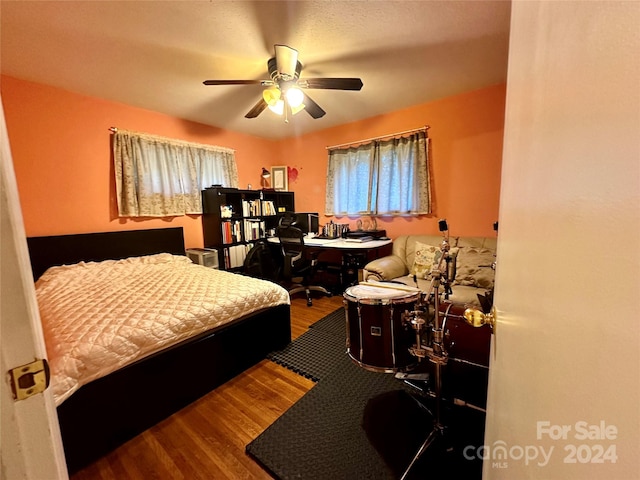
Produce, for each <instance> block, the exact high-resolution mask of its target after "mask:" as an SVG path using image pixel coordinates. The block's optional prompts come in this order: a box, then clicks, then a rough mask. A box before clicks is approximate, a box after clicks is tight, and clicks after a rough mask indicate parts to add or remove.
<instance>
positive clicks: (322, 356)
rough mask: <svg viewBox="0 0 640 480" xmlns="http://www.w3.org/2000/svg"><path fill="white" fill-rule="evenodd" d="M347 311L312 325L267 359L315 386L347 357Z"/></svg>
mask: <svg viewBox="0 0 640 480" xmlns="http://www.w3.org/2000/svg"><path fill="white" fill-rule="evenodd" d="M345 332H346V326H345V316H344V309H338V310H336V311H335V312H333V313H330V314H329V315H327V316H326V317H324V318H322V319H320V320H318V321H317V322H316V323H314V324H313V325H311V328H309V330H307V331H306V332H305V333H303V334H302V335H301V336H300V337H298V338H297V339H295V340H294V341H293V342H291V343H290V344H289V345H287V346H286V347H285V348H284V349H282V350H277V351H275V352H271V353H270V354H268V355H267V358H268V359H269V360H271V361H273V362H276V363H278V364H280V365H282V366H283V367H286V368H288V369H290V370H293V371H294V372H296V373H297V374H298V375H302V376H303V377H307V378H309V379H311V380H313V381H314V382H317V381H319V380H321V379H322V378H324V377H326V376H327V375H328V374H329V372H331V371H332V370H333V369H334V367H335V366H336V364H337V363H338V361H339V360H340V359H341V358H342V357H346V356H347V347H346V333H345Z"/></svg>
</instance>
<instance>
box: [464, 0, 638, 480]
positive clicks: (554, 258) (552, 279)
mask: <svg viewBox="0 0 640 480" xmlns="http://www.w3.org/2000/svg"><path fill="white" fill-rule="evenodd" d="M639 26H640V2H549V1H514V2H513V4H512V19H511V39H510V50H509V72H508V82H507V102H506V105H507V110H506V124H505V141H504V157H503V167H502V191H501V196H500V218H499V221H500V223H499V225H500V231H499V235H498V237H499V238H498V255H497V271H496V292H495V306H496V307H497V309H498V325H497V328H496V334H495V335H494V343H493V345H492V364H491V374H490V380H489V397H488V405H487V424H486V426H487V428H486V435H485V445H484V449H482V450H481V451H478V452H475V454H476V455H480V456H482V457H483V458H484V459H485V461H484V478H485V479H525V478H531V479H562V480H566V479H587V478H588V479H607V480H623V479H638V478H640V455H639V453H640V451H639V450H638V446H639V445H640V353H639V352H640V317H639V315H638V312H639V308H638V305H639V302H640V55H639V52H640V41H639V31H640V30H639ZM468 453H471V452H468Z"/></svg>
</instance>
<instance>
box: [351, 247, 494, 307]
mask: <svg viewBox="0 0 640 480" xmlns="http://www.w3.org/2000/svg"><path fill="white" fill-rule="evenodd" d="M442 240H443V237H442V235H402V236H399V237H398V238H396V239H395V240H394V241H393V249H392V253H391V255H389V256H386V257H382V258H378V259H376V260H373V261H371V262H369V263H368V264H366V265H365V267H364V269H363V280H365V281H372V280H373V281H394V282H401V283H404V284H406V285H410V286H416V284H415V282H414V275H415V276H416V278H417V282H418V287H419V288H420V289H421V290H423V291H425V292H426V291H427V290H428V289H429V286H430V285H431V270H432V268H433V266H434V265H437V264H438V262H439V260H440V256H441V245H442ZM449 245H450V251H449V253H450V256H451V261H450V262H449V270H448V272H449V279H450V281H451V290H452V294H451V295H449V299H448V300H449V301H451V302H453V303H455V304H464V305H470V306H471V305H474V306H482V305H481V303H480V300H479V298H478V295H484V294H486V293H488V292H490V291H491V290H492V289H493V282H494V273H495V270H494V268H493V265H494V262H495V254H496V246H497V238H491V237H450V238H449Z"/></svg>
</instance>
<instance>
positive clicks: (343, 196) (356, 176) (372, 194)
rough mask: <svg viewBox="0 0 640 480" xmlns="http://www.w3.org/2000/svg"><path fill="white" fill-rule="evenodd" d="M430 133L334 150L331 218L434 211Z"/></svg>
mask: <svg viewBox="0 0 640 480" xmlns="http://www.w3.org/2000/svg"><path fill="white" fill-rule="evenodd" d="M428 145H429V138H427V136H426V133H425V132H416V133H414V134H411V135H408V136H402V137H397V138H392V139H388V140H376V141H373V142H370V143H366V144H363V145H359V146H357V147H349V148H343V149H340V148H336V149H330V150H329V161H328V165H327V190H326V212H325V213H326V214H327V215H338V216H340V215H380V216H400V215H424V214H428V213H431V188H430V185H431V183H430V178H429V165H428Z"/></svg>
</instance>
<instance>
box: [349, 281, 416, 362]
mask: <svg viewBox="0 0 640 480" xmlns="http://www.w3.org/2000/svg"><path fill="white" fill-rule="evenodd" d="M419 298H420V293H419V292H405V291H401V290H394V289H387V288H376V287H371V286H368V285H355V286H353V287H349V288H347V289H346V290H345V292H344V299H345V301H344V303H345V310H346V314H347V315H346V317H347V353H348V354H349V356H350V357H351V359H352V360H353V361H354V362H355V363H357V364H358V365H359V366H361V367H362V368H364V369H366V370H371V371H374V372H385V373H395V372H399V371H406V370H409V369H411V368H414V367H415V366H416V365H417V363H418V359H417V358H416V357H414V356H413V355H411V353H409V348H410V347H411V346H412V345H413V344H414V343H415V338H416V335H415V330H414V329H413V328H412V327H411V325H408V324H407V325H405V324H404V323H405V322H403V321H402V314H403V313H404V312H407V311H413V310H414V309H415V304H416V302H417V301H418V299H419ZM406 323H408V322H406Z"/></svg>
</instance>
